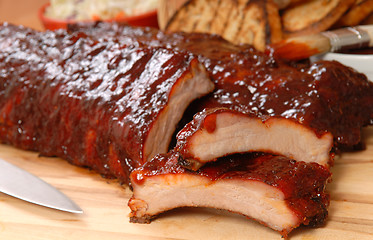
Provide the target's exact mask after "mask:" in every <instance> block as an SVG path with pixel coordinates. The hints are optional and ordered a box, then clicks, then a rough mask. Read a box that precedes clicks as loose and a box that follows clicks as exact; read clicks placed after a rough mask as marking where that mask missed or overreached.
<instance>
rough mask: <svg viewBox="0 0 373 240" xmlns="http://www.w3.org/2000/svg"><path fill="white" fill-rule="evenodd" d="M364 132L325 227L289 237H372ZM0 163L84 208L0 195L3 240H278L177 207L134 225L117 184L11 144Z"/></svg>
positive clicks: (372, 137)
mask: <svg viewBox="0 0 373 240" xmlns="http://www.w3.org/2000/svg"><path fill="white" fill-rule="evenodd" d="M364 135H365V138H366V141H367V143H368V146H367V149H366V150H365V151H362V152H357V153H346V154H343V155H342V156H341V157H338V158H337V159H336V161H335V166H334V167H333V168H332V172H333V182H332V183H331V184H329V185H328V191H329V192H330V194H331V199H332V201H331V205H330V209H329V218H328V221H327V223H326V225H325V226H324V227H321V228H315V229H312V228H307V227H301V228H299V229H297V230H295V231H294V232H293V233H292V234H291V235H290V239H294V240H295V239H302V240H311V239H373V174H372V173H373V128H368V129H365V130H364ZM0 158H3V159H5V160H7V161H9V162H11V163H13V164H15V165H17V166H19V167H21V168H23V169H25V170H27V171H29V172H31V173H33V174H35V175H37V176H39V177H41V178H42V179H43V180H45V181H47V182H48V183H50V184H52V185H54V186H55V187H57V188H58V189H59V190H61V191H62V192H64V193H65V194H66V195H67V196H69V197H70V198H71V199H73V200H74V201H75V202H76V203H77V204H78V205H79V206H80V207H81V208H82V209H83V211H84V213H83V214H72V213H66V212H61V211H57V210H52V209H48V208H45V207H40V206H37V205H33V204H30V203H26V202H24V201H21V200H18V199H16V198H13V197H10V196H7V195H4V194H0V239H5V240H8V239H9V240H10V239H38V240H39V239H41V240H44V239H45V240H48V239H204V240H206V239H281V236H280V234H278V233H277V232H275V231H272V230H271V229H269V228H266V227H264V226H262V225H260V224H258V223H256V222H255V221H252V220H249V219H246V218H245V217H242V216H238V215H235V214H230V213H227V212H225V211H219V210H213V209H197V208H186V209H178V210H174V211H170V212H168V213H166V214H163V215H162V216H161V217H160V218H158V219H157V220H155V221H154V222H153V223H151V224H147V225H142V224H133V223H129V218H128V214H129V208H128V206H127V201H128V199H129V197H130V196H131V191H130V190H129V189H128V187H126V186H123V187H122V186H120V185H119V183H118V182H116V181H115V180H108V179H104V178H102V177H101V176H100V175H98V174H96V173H95V172H92V171H90V170H88V169H83V168H79V167H75V166H72V165H70V164H68V163H67V162H66V161H64V160H62V159H59V158H46V157H41V156H39V155H38V153H35V152H28V151H22V150H18V149H15V148H13V147H11V146H6V145H0Z"/></svg>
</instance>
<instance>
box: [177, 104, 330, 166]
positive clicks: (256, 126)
mask: <svg viewBox="0 0 373 240" xmlns="http://www.w3.org/2000/svg"><path fill="white" fill-rule="evenodd" d="M332 146H333V136H332V135H331V134H330V133H325V134H323V135H321V136H319V135H317V134H316V133H315V131H314V130H312V129H310V128H308V127H306V126H304V125H302V124H299V123H297V122H295V121H293V120H291V119H286V118H280V117H267V118H260V117H257V116H254V115H252V114H242V113H240V112H237V111H234V110H230V109H227V108H213V109H208V110H204V111H202V112H200V113H198V114H196V115H195V116H194V119H193V121H191V122H190V123H188V124H187V125H186V126H185V127H184V128H183V129H182V130H181V131H180V132H179V133H178V135H177V144H176V148H175V150H176V151H177V152H179V153H180V154H181V158H182V165H183V166H184V167H187V168H189V169H192V170H197V169H198V168H200V167H201V166H202V165H203V164H205V163H207V162H210V161H215V160H216V159H217V158H219V157H223V156H227V155H230V154H233V153H243V152H268V153H273V154H278V155H284V156H286V157H288V158H291V159H295V160H299V161H304V162H316V163H318V164H321V165H323V166H328V162H329V161H330V160H331V156H330V151H331V149H332Z"/></svg>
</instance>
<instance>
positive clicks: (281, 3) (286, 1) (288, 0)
mask: <svg viewBox="0 0 373 240" xmlns="http://www.w3.org/2000/svg"><path fill="white" fill-rule="evenodd" d="M273 1H274V2H275V3H276V4H277V6H278V8H279V9H284V8H287V7H289V6H293V5H296V4H301V3H304V2H309V1H311V0H273Z"/></svg>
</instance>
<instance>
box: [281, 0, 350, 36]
mask: <svg viewBox="0 0 373 240" xmlns="http://www.w3.org/2000/svg"><path fill="white" fill-rule="evenodd" d="M355 1H356V0H313V1H309V2H305V3H303V4H299V5H295V6H294V7H291V8H287V9H285V10H284V11H283V13H282V24H283V31H284V35H285V36H286V37H295V36H300V35H305V34H313V33H318V32H321V31H325V30H327V29H329V28H330V27H331V26H332V25H334V24H335V23H336V22H337V21H338V19H339V18H340V17H341V16H342V15H343V14H344V13H345V12H346V11H347V10H348V9H349V8H350V7H351V6H352V5H353V4H354V3H355Z"/></svg>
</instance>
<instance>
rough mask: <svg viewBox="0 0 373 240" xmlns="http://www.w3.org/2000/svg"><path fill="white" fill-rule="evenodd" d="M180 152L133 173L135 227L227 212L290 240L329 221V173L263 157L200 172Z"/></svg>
mask: <svg viewBox="0 0 373 240" xmlns="http://www.w3.org/2000/svg"><path fill="white" fill-rule="evenodd" d="M178 158H179V155H178V153H177V152H174V153H169V154H167V155H157V156H156V157H155V158H154V159H152V160H151V161H150V162H147V163H146V164H145V165H144V166H143V167H141V168H139V169H136V170H134V171H133V172H132V173H131V183H132V186H133V197H132V198H131V199H130V201H129V206H130V208H131V210H132V212H131V221H132V222H141V223H148V222H150V220H151V219H153V218H155V217H156V216H157V215H158V214H160V213H162V212H165V211H168V210H170V209H174V208H179V207H209V208H216V209H224V210H228V211H231V212H235V213H239V214H243V215H245V216H247V217H249V218H252V219H255V220H257V221H259V222H260V223H262V224H264V225H267V226H268V227H270V228H272V229H274V230H276V231H279V232H281V233H282V234H283V235H284V236H286V235H287V234H288V233H289V232H290V231H291V230H292V229H294V228H296V227H298V226H299V225H301V224H304V225H310V226H317V225H320V224H322V223H323V222H324V220H325V218H326V217H327V210H326V209H327V207H328V205H329V195H328V194H326V193H325V191H324V188H325V184H326V183H327V182H328V180H329V178H330V172H329V171H328V169H327V168H325V167H323V166H321V165H319V164H316V163H305V162H301V161H298V162H297V161H294V160H291V159H288V158H286V157H280V156H273V155H263V154H258V153H252V154H245V155H234V156H233V155H231V156H229V157H225V158H224V159H219V160H218V161H217V162H214V163H213V164H206V165H205V166H204V167H202V168H200V169H199V170H198V171H197V172H193V171H188V170H186V169H184V168H182V167H181V166H180V165H178V161H179V159H178Z"/></svg>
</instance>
